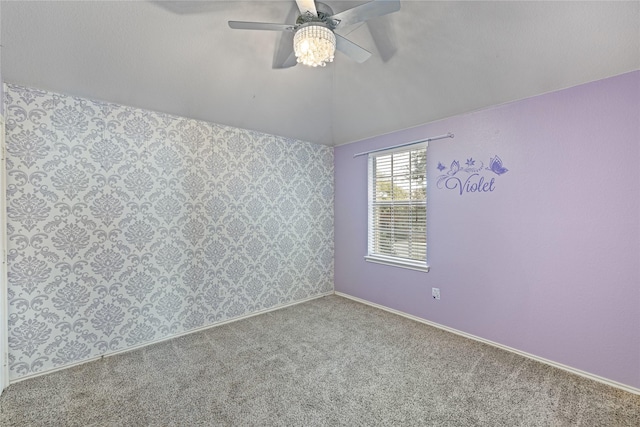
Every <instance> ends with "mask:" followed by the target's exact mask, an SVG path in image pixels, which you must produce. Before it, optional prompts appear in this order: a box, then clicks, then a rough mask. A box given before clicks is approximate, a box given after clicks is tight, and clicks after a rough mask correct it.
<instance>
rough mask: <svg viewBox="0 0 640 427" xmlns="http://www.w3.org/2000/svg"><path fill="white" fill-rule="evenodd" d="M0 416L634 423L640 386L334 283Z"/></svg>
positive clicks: (108, 367) (37, 390) (88, 422)
mask: <svg viewBox="0 0 640 427" xmlns="http://www.w3.org/2000/svg"><path fill="white" fill-rule="evenodd" d="M0 425H2V426H31V425H43V426H44V425H46V426H173V425H183V426H224V425H229V426H271V425H281V426H325V425H326V426H337V425H344V426H376V425H384V426H400V425H401V426H408V425H414V426H456V427H457V426H565V425H567V426H568V425H571V426H573V425H576V426H578V425H579V426H590V427H591V426H634V427H637V426H640V396H636V395H633V394H630V393H626V392H623V391H620V390H617V389H614V388H611V387H608V386H605V385H602V384H600V383H597V382H593V381H589V380H586V379H583V378H581V377H578V376H575V375H572V374H568V373H566V372H564V371H561V370H558V369H554V368H551V367H549V366H546V365H543V364H540V363H537V362H534V361H531V360H529V359H525V358H523V357H520V356H518V355H515V354H512V353H508V352H505V351H502V350H499V349H496V348H493V347H490V346H488V345H484V344H481V343H477V342H475V341H471V340H467V339H465V338H462V337H459V336H456V335H453V334H450V333H447V332H444V331H441V330H439V329H435V328H432V327H429V326H426V325H423V324H420V323H417V322H414V321H411V320H408V319H405V318H403V317H399V316H396V315H393V314H390V313H387V312H384V311H381V310H378V309H375V308H371V307H368V306H365V305H362V304H359V303H357V302H353V301H351V300H348V299H345V298H341V297H338V296H329V297H324V298H320V299H316V300H313V301H310V302H306V303H304V304H299V305H296V306H293V307H289V308H285V309H282V310H279V311H275V312H271V313H267V314H263V315H260V316H256V317H252V318H249V319H245V320H242V321H238V322H235V323H230V324H227V325H223V326H219V327H216V328H212V329H209V330H207V331H204V332H200V333H195V334H191V335H188V336H185V337H181V338H177V339H174V340H171V341H166V342H163V343H160V344H156V345H153V346H149V347H145V348H143V349H140V350H136V351H132V352H129V353H125V354H121V355H117V356H112V357H107V358H104V359H102V360H100V361H96V362H91V363H87V364H84V365H81V366H78V367H76V368H72V369H67V370H64V371H60V372H56V373H53V374H49V375H45V376H41V377H38V378H33V379H30V380H26V381H23V382H20V383H17V384H13V385H11V386H10V387H9V388H8V389H7V390H5V392H4V393H3V394H2V396H1V397H0Z"/></svg>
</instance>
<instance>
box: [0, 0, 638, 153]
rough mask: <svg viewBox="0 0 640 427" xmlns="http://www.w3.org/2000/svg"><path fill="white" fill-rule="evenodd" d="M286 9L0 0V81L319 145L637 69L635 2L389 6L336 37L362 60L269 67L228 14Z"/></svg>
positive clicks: (267, 56)
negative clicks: (359, 51) (391, 9)
mask: <svg viewBox="0 0 640 427" xmlns="http://www.w3.org/2000/svg"><path fill="white" fill-rule="evenodd" d="M324 2H325V3H326V4H328V5H329V6H331V7H332V8H333V11H334V12H335V13H338V12H340V11H343V10H345V9H349V8H351V7H353V6H356V5H359V4H362V3H364V2H362V1H358V2H353V1H331V0H326V1H324ZM294 8H295V2H294V1H293V0H288V1H213V2H181V1H167V2H154V1H104V2H103V1H84V2H62V1H22V2H14V1H11V2H7V1H3V2H2V4H1V6H0V12H1V14H2V17H1V24H2V27H1V42H2V51H1V52H2V62H1V64H2V77H3V78H4V80H5V81H7V82H11V83H17V84H22V85H26V86H33V87H37V88H42V89H47V90H51V91H56V92H62V93H66V94H71V95H77V96H82V97H86V98H91V99H99V100H106V101H111V102H115V103H119V104H124V105H130V106H134V107H140V108H145V109H149V110H155V111H161V112H167V113H171V114H175V115H180V116H185V117H191V118H195V119H200V120H206V121H210V122H215V123H220V124H226V125H230V126H235V127H240V128H246V129H253V130H258V131H261V132H266V133H271V134H276V135H282V136H285V137H290V138H296V139H302V140H306V141H311V142H317V143H321V144H325V145H329V146H333V145H340V144H344V143H348V142H352V141H356V140H360V139H363V138H367V137H371V136H375V135H380V134H384V133H389V132H393V131H396V130H399V129H405V128H409V127H413V126H417V125H420V124H423V123H427V122H430V121H434V120H438V119H441V118H444V117H449V116H452V115H456V114H461V113H465V112H468V111H473V110H477V109H479V108H483V107H487V106H490V105H496V104H501V103H505V102H509V101H514V100H517V99H522V98H526V97H530V96H534V95H538V94H541V93H545V92H549V91H553V90H558V89H562V88H566V87H570V86H575V85H578V84H582V83H586V82H589V81H593V80H598V79H601V78H605V77H609V76H613V75H617V74H622V73H625V72H628V71H632V70H637V69H640V2H638V1H630V2H598V1H596V2H581V1H575V2H574V1H572V2H538V1H533V2H524V1H513V2H494V1H487V2H481V1H477V2H476V1H473V2H471V1H464V2H449V1H446V2H445V1H437V2H432V1H403V2H402V7H401V10H400V11H399V12H396V13H394V14H391V15H387V16H383V17H379V18H375V19H373V20H371V21H369V22H370V23H368V24H365V25H359V26H354V27H352V28H349V29H347V30H346V31H345V32H344V33H343V34H348V38H349V39H350V40H352V41H354V42H356V43H357V44H359V45H360V46H362V47H364V48H366V49H368V50H370V51H371V52H372V53H373V56H372V57H371V58H370V59H369V60H368V61H366V62H364V63H362V64H358V63H356V62H354V61H352V60H351V59H349V58H347V57H346V56H344V55H342V54H341V53H340V52H337V53H336V58H335V61H334V62H333V63H331V64H329V65H328V66H327V67H325V68H309V67H305V66H302V65H298V66H296V67H293V68H288V69H272V63H273V60H274V54H275V49H276V46H277V45H278V41H279V37H281V35H280V33H277V32H267V31H238V30H232V29H230V28H229V27H228V25H227V21H228V20H240V21H260V22H274V23H285V22H286V23H289V22H291V21H287V17H288V16H294V15H292V13H293V10H294ZM294 19H295V16H294Z"/></svg>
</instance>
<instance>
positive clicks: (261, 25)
mask: <svg viewBox="0 0 640 427" xmlns="http://www.w3.org/2000/svg"><path fill="white" fill-rule="evenodd" d="M229 26H230V27H231V28H233V29H234V30H267V31H293V25H289V24H269V23H267V22H244V21H229Z"/></svg>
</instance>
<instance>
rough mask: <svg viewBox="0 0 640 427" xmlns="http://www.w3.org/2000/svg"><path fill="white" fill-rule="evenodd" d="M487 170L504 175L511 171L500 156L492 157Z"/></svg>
mask: <svg viewBox="0 0 640 427" xmlns="http://www.w3.org/2000/svg"><path fill="white" fill-rule="evenodd" d="M487 170H490V171H491V172H493V173H495V174H496V175H502V174H503V173H506V172H509V169H507V168H505V167H504V166H502V159H501V158H500V157H498V156H495V157H492V158H491V160H490V161H489V167H488V168H487Z"/></svg>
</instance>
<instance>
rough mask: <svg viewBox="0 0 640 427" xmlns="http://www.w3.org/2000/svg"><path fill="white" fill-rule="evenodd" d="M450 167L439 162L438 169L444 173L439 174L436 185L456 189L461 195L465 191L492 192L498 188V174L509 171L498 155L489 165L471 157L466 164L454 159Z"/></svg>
mask: <svg viewBox="0 0 640 427" xmlns="http://www.w3.org/2000/svg"><path fill="white" fill-rule="evenodd" d="M448 169H449V170H447V167H446V166H445V165H443V164H442V163H441V162H438V170H439V171H440V173H442V175H440V176H438V178H437V180H436V186H437V187H438V188H439V189H446V190H456V191H458V194H460V195H461V196H462V195H463V194H464V193H491V192H493V191H494V190H495V189H496V176H500V175H503V174H505V173H507V172H509V169H507V168H506V167H504V165H503V163H502V159H501V158H500V157H499V156H497V155H496V156H495V157H491V159H490V160H489V166H487V167H485V166H484V162H482V161H477V160H474V159H473V157H469V158H468V159H467V161H466V162H464V166H463V165H460V162H459V161H458V160H454V161H453V162H451V166H449V168H448ZM494 175H495V176H494Z"/></svg>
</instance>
